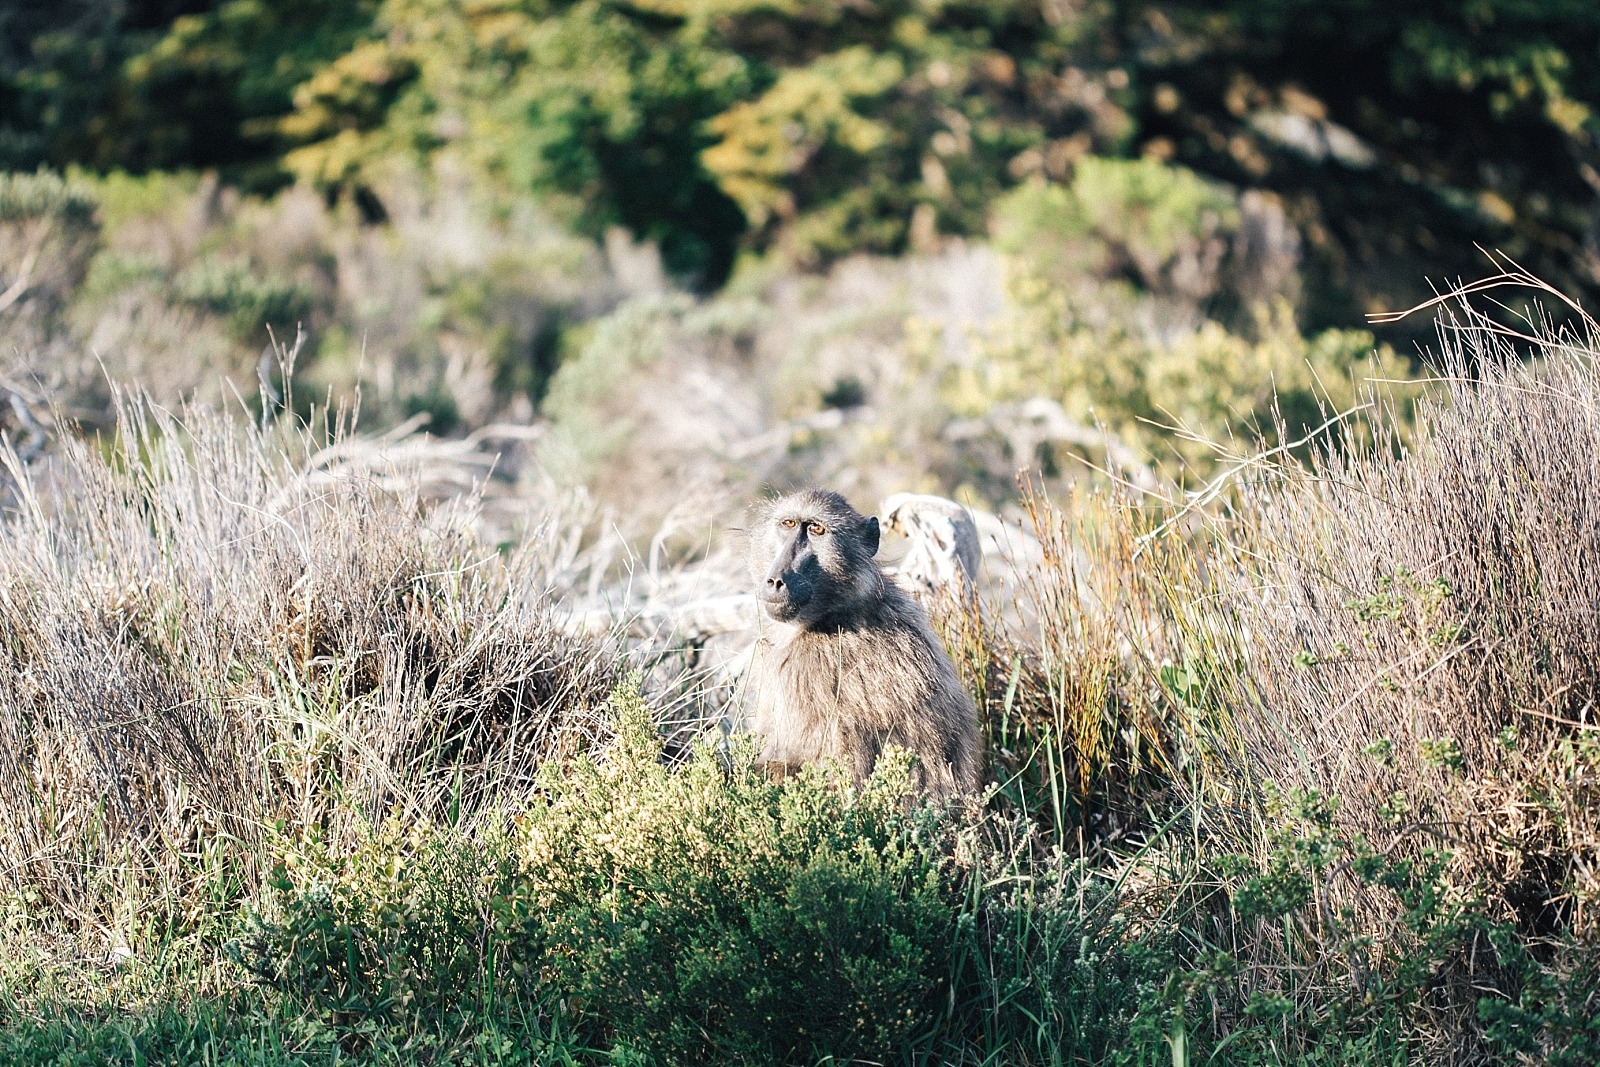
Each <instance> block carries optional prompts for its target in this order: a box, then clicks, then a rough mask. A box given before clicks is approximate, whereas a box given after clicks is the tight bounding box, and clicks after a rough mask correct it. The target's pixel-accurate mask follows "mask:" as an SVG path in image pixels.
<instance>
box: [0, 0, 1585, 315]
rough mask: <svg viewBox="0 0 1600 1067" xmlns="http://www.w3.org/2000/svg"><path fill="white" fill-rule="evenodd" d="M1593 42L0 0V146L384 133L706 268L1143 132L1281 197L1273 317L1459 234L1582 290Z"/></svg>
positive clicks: (1182, 20)
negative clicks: (1287, 242)
mask: <svg viewBox="0 0 1600 1067" xmlns="http://www.w3.org/2000/svg"><path fill="white" fill-rule="evenodd" d="M1597 49H1600V8H1596V7H1595V5H1593V4H1590V3H1587V2H1583V0H1549V2H1543V3H1530V2H1528V0H1471V2H1455V0H1450V2H1446V0H1428V2H1424V3H1420V4H1405V5H1401V4H1385V3H1380V2H1378V0H1229V2H1227V3H1223V4H1209V3H1207V4H1202V3H1196V2H1193V0H1155V2H1151V0H1101V2H1095V3H1066V2H1063V0H994V2H989V3H975V2H970V0H881V2H875V3H863V2H860V0H627V2H624V0H335V2H331V3H317V2H312V0H281V2H274V3H268V2H265V0H142V2H139V3H130V4H126V5H122V4H114V3H111V2H110V0H76V2H75V3H72V4H63V5H57V6H56V7H55V8H54V9H53V11H51V12H46V13H39V12H30V13H25V14H16V13H7V14H5V15H4V16H3V17H0V163H3V164H5V165H9V166H11V167H13V168H15V167H22V168H26V169H31V168H33V167H34V166H36V165H37V164H38V163H40V162H49V163H54V164H58V165H60V164H65V163H68V162H82V163H88V164H91V165H93V166H96V167H98V168H102V169H104V168H110V167H123V168H131V169H136V170H138V169H144V168H149V167H174V166H221V167H225V168H231V173H232V175H234V176H237V177H242V178H245V179H248V180H250V181H252V182H255V183H257V184H263V183H270V182H273V181H279V180H282V179H283V178H284V177H285V176H286V175H287V174H293V175H297V176H300V177H303V178H307V179H310V180H312V181H314V182H316V183H318V184H319V185H320V186H321V187H323V188H324V189H327V190H328V191H329V192H330V193H332V194H339V193H345V192H349V193H354V194H356V197H357V200H358V202H359V203H361V204H363V205H364V207H365V209H366V211H367V214H368V216H369V217H372V218H376V217H379V216H380V214H381V212H380V211H379V210H378V209H379V207H380V205H379V204H378V201H377V200H376V199H375V198H374V195H373V193H372V189H373V188H376V187H379V186H381V184H382V182H381V181H380V180H379V179H380V178H381V176H382V173H383V172H384V170H385V169H386V168H387V167H389V166H391V165H393V163H394V161H396V160H397V159H399V160H410V161H411V162H413V163H417V162H420V163H421V164H423V165H424V167H426V168H432V167H435V166H437V165H439V164H440V163H441V161H443V160H450V161H452V165H454V164H455V163H459V162H463V161H464V162H465V163H466V164H467V165H468V167H469V170H468V173H469V174H470V175H472V176H475V177H479V178H482V177H493V178H494V179H495V180H496V181H498V182H499V183H501V187H502V188H504V189H509V190H513V191H516V192H519V193H521V192H527V191H530V190H531V191H534V192H537V193H538V194H540V195H542V196H545V197H546V198H553V199H556V200H559V201H562V202H564V203H565V204H566V205H567V206H568V215H569V217H570V219H571V220H572V221H573V222H575V223H576V224H577V226H578V228H579V229H580V230H582V231H584V232H587V233H591V234H594V233H599V232H601V231H602V230H604V229H605V228H607V227H610V226H614V225H621V226H625V227H627V228H628V229H629V230H631V231H632V232H633V234H634V235H635V236H637V237H645V238H650V239H653V240H655V241H657V242H658V243H659V244H660V245H661V247H662V250H663V253H664V256H665V259H666V262H667V265H668V266H669V268H670V269H671V270H672V271H673V272H674V273H675V274H676V275H677V276H678V277H680V278H682V279H686V280H690V281H696V282H699V283H701V284H703V285H706V286H714V285H716V284H718V283H719V282H720V281H721V280H722V279H723V278H724V277H725V276H726V275H727V273H728V271H729V270H730V268H731V264H732V262H733V260H734V258H735V256H736V254H737V253H738V252H739V251H740V250H741V249H745V248H749V249H755V250H764V249H767V248H773V247H776V248H779V249H782V250H783V251H784V252H785V253H786V254H787V255H788V256H789V257H790V258H792V259H794V260H795V261H798V262H800V263H802V264H818V263H822V262H825V261H826V260H828V259H830V258H833V257H836V256H839V255H842V254H846V253H849V252H852V251H856V250H863V249H864V250H870V251H879V252H896V251H899V250H901V249H904V248H906V247H908V246H918V245H921V244H923V243H925V242H926V241H927V240H930V239H932V238H933V237H935V236H936V235H937V234H940V233H947V234H977V233H982V232H984V229H985V226H986V225H987V219H988V213H989V207H990V205H991V203H992V202H993V200H994V199H995V197H996V196H998V195H1000V194H1001V193H1003V192H1004V191H1005V190H1006V189H1008V188H1010V187H1012V186H1013V185H1015V184H1016V183H1017V182H1018V181H1020V180H1022V179H1024V178H1028V177H1044V178H1046V179H1049V180H1051V181H1055V182H1067V181H1070V180H1072V173H1073V169H1074V166H1075V164H1076V162H1077V161H1078V160H1080V159H1082V158H1084V157H1085V156H1086V155H1089V154H1099V155H1112V156H1128V155H1144V156H1148V157H1151V158H1154V159H1157V160H1161V161H1168V162H1176V163H1181V164H1183V165H1184V166H1187V167H1189V168H1190V169H1192V170H1194V171H1196V172H1198V173H1201V174H1204V175H1207V176H1208V177H1210V178H1213V179H1220V180H1222V181H1225V182H1227V183H1229V184H1231V185H1234V186H1236V187H1240V188H1256V189H1262V190H1268V191H1271V192H1272V193H1273V194H1274V195H1276V196H1277V197H1278V198H1280V199H1281V201H1282V202H1283V203H1284V205H1285V206H1286V210H1287V212H1288V217H1289V219H1290V221H1291V223H1292V225H1293V227H1294V228H1295V229H1296V230H1297V231H1298V232H1299V233H1300V234H1301V235H1302V236H1303V238H1304V249H1305V252H1306V257H1305V266H1306V268H1307V274H1308V277H1307V285H1306V287H1305V290H1304V296H1305V298H1306V307H1305V308H1304V313H1305V318H1306V319H1307V321H1308V323H1309V324H1310V325H1313V326H1321V325H1331V324H1341V325H1348V324H1349V322H1350V320H1351V319H1352V318H1353V317H1355V315H1357V314H1359V313H1360V312H1362V311H1367V310H1372V309H1374V308H1376V307H1378V306H1384V307H1391V308H1392V307H1393V306H1394V305H1395V304H1396V303H1398V302H1400V301H1404V300H1407V299H1410V298H1412V297H1419V298H1420V297H1425V296H1427V295H1429V291H1428V290H1427V289H1426V288H1425V287H1424V285H1423V283H1422V282H1421V281H1420V279H1422V278H1423V277H1425V276H1427V275H1428V274H1430V273H1432V274H1433V275H1435V277H1437V276H1438V275H1439V273H1440V272H1443V273H1444V275H1445V276H1447V277H1448V276H1453V275H1456V274H1467V273H1476V272H1478V271H1480V270H1481V267H1482V265H1481V263H1480V262H1479V261H1478V260H1477V258H1476V254H1475V252H1474V251H1473V244H1474V243H1479V244H1483V245H1484V246H1486V247H1492V248H1498V249H1501V250H1503V251H1505V252H1507V253H1508V254H1510V255H1512V256H1513V257H1515V258H1517V259H1519V260H1520V261H1522V262H1523V264H1524V265H1525V266H1527V267H1529V268H1530V269H1532V270H1534V271H1535V272H1537V273H1540V274H1541V275H1543V276H1546V277H1548V278H1549V279H1550V280H1551V281H1553V282H1554V283H1556V284H1558V285H1560V286H1562V287H1563V288H1565V289H1567V290H1568V291H1574V292H1583V291H1586V290H1588V289H1589V288H1591V287H1593V286H1595V285H1596V284H1597V282H1600V212H1597V210H1596V198H1597V196H1600V119H1597V117H1596V114H1597V112H1596V109H1597V108H1600V73H1597V72H1600V66H1597V65H1596V63H1595V58H1596V54H1597ZM286 153H287V154H286Z"/></svg>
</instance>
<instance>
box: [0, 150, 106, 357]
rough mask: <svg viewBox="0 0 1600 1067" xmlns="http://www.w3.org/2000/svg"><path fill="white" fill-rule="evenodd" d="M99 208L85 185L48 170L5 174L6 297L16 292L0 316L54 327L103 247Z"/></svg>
mask: <svg viewBox="0 0 1600 1067" xmlns="http://www.w3.org/2000/svg"><path fill="white" fill-rule="evenodd" d="M99 207H100V204H99V200H98V198H97V197H96V196H95V194H94V190H93V189H91V188H90V187H89V186H88V185H87V184H85V183H84V182H81V181H76V180H70V179H66V178H62V177H61V176H60V175H58V174H52V173H50V172H48V171H43V170H41V171H39V172H38V173H37V174H0V292H5V291H8V290H11V295H10V296H9V297H7V299H6V303H7V305H8V306H7V307H5V308H0V314H4V315H5V316H6V317H7V318H10V317H14V316H16V315H18V314H19V313H20V314H22V315H24V316H25V317H27V318H29V319H30V320H32V321H34V322H37V323H39V324H41V325H49V322H50V319H51V318H52V317H53V316H55V315H56V314H58V313H59V312H60V311H61V309H62V308H63V307H65V305H66V303H67V301H68V300H69V299H70V297H71V295H72V292H73V290H74V289H76V288H77V287H78V285H79V283H80V282H82V281H83V277H84V274H85V273H86V272H87V271H88V269H89V262H90V260H91V259H93V257H94V253H95V250H96V249H97V248H98V247H99V243H100V222H99V217H98V213H99ZM19 285H20V288H14V287H17V286H19ZM39 340H42V337H39V338H33V337H30V338H28V341H29V342H30V343H37V342H38V341H39Z"/></svg>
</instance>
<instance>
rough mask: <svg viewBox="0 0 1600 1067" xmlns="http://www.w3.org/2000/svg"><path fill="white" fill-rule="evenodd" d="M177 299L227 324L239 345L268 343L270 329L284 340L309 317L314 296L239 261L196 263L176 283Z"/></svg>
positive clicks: (210, 259)
mask: <svg viewBox="0 0 1600 1067" xmlns="http://www.w3.org/2000/svg"><path fill="white" fill-rule="evenodd" d="M172 294H173V298H174V299H175V300H176V301H177V302H179V303H182V304H187V305H189V306H191V307H193V308H196V309H198V310H201V311H207V312H210V313H211V314H213V315H216V316H218V317H220V318H221V319H223V321H225V322H226V323H227V325H228V329H229V331H230V332H231V333H232V334H233V335H234V337H235V338H236V339H237V340H238V341H240V342H241V343H250V342H252V341H258V340H259V341H261V342H263V343H265V341H266V337H267V333H266V327H267V326H271V327H272V328H273V329H274V330H276V331H278V333H279V335H280V336H282V337H284V338H289V337H293V336H294V330H295V327H296V326H297V325H298V324H299V323H301V322H303V321H304V320H305V319H306V317H307V316H308V315H310V313H311V295H310V294H309V293H307V292H306V291H305V290H304V289H302V288H301V287H300V286H299V285H297V284H295V283H294V282H292V281H286V280H283V279H280V278H275V277H273V276H272V275H270V274H268V273H267V272H265V271H263V270H261V269H260V268H258V267H255V266H253V265H252V264H250V263H249V262H247V261H246V260H244V259H241V258H229V257H221V256H217V257H208V258H204V259H199V260H196V261H195V262H194V263H192V264H190V265H189V266H188V267H186V268H184V270H183V271H181V272H180V273H179V274H178V276H177V277H175V278H173V279H172Z"/></svg>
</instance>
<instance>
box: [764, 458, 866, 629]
mask: <svg viewBox="0 0 1600 1067" xmlns="http://www.w3.org/2000/svg"><path fill="white" fill-rule="evenodd" d="M877 552H878V520H877V519H876V518H874V517H871V516H867V515H863V514H861V513H860V512H859V511H857V510H856V509H855V508H853V507H851V506H850V504H849V502H848V501H847V500H845V498H844V497H842V496H840V495H839V494H837V493H830V492H824V491H821V490H815V489H811V490H806V491H805V492H801V493H793V494H791V495H789V496H786V497H781V498H780V499H778V500H775V501H773V502H772V503H771V504H770V505H768V507H767V509H766V514H765V517H764V521H763V523H762V526H761V530H760V534H759V535H758V536H757V538H756V539H755V542H754V543H753V544H752V546H751V553H750V567H751V571H752V572H753V573H752V576H753V577H754V578H755V579H756V580H757V582H758V583H759V584H758V585H757V587H756V590H757V595H758V596H759V597H760V599H761V603H762V606H763V607H764V608H765V609H766V611H767V614H768V615H770V616H771V617H772V618H774V619H776V620H778V621H779V622H786V623H790V624H793V625H795V626H799V627H802V628H805V629H822V628H827V627H829V626H830V625H840V624H842V622H843V621H844V620H846V619H848V618H849V616H850V615H851V614H852V612H854V611H855V609H856V605H857V604H859V603H860V602H861V601H862V600H863V599H866V598H870V597H872V596H875V595H876V594H877V592H878V589H879V586H880V585H881V583H882V581H883V577H882V574H881V572H880V571H879V570H878V568H877V567H875V566H873V565H872V562H871V560H872V557H873V556H874V555H876V554H877Z"/></svg>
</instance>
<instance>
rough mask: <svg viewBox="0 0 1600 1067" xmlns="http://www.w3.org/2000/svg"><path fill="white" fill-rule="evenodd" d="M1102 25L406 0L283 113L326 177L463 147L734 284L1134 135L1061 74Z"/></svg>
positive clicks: (717, 0)
mask: <svg viewBox="0 0 1600 1067" xmlns="http://www.w3.org/2000/svg"><path fill="white" fill-rule="evenodd" d="M1084 26H1085V20H1083V19H1077V20H1073V21H1066V20H1062V19H1052V18H1048V17H1046V16H1045V14H1044V13H1043V12H1042V11H1041V9H1040V8H1039V7H1038V5H1036V4H1032V3H1026V2H1008V3H1002V4H987V5H971V4H953V3H945V2H932V0H922V2H909V0H901V2H895V3H885V4H878V5H872V6H867V5H861V4H851V3H844V2H839V0H823V2H810V3H797V2H795V3H752V2H750V0H653V2H649V3H634V4H619V3H612V2H603V0H584V2H580V3H549V2H543V0H539V2H534V0H489V2H483V3H476V4H469V5H462V4H458V3H452V2H447V0H388V2H386V3H385V4H384V6H383V8H382V11H381V13H380V16H379V19H378V23H377V34H378V36H377V37H375V38H374V39H372V40H369V41H364V42H362V43H361V44H358V45H357V46H356V47H355V48H353V49H352V50H351V51H350V52H349V53H347V54H346V55H345V56H344V57H342V58H341V59H339V60H338V61H336V62H335V63H334V64H333V65H332V66H331V67H330V68H329V69H328V70H327V71H324V72H323V73H322V74H321V75H319V76H318V78H317V79H316V80H314V81H313V82H312V83H309V84H308V85H306V86H302V88H301V90H300V91H299V92H298V93H297V95H296V110H295V112H294V114H292V115H290V116H288V117H286V118H285V119H284V121H283V123H282V124H281V126H280V129H282V130H283V131H284V132H286V133H287V134H289V135H290V136H293V137H296V138H298V139H300V140H302V141H303V142H305V145H304V147H302V148H300V149H298V150H297V151H295V152H294V153H292V154H291V155H290V156H289V160H288V161H289V165H290V166H291V167H292V168H293V169H294V170H295V171H296V172H298V173H300V174H302V175H304V176H306V177H308V178H311V179H312V180H315V181H318V182H321V183H324V184H325V185H330V186H337V185H340V184H349V183H351V182H355V181H360V180H361V176H362V175H363V174H365V173H368V172H370V170H371V169H372V168H374V167H380V166H382V165H383V163H384V161H385V160H387V159H389V158H391V157H392V156H393V155H394V154H395V153H396V152H397V151H401V152H410V153H412V154H414V155H420V156H422V157H424V158H428V157H431V156H434V155H436V154H438V153H452V154H459V155H462V156H464V157H466V158H468V159H469V160H471V161H472V163H473V164H474V166H475V167H477V168H479V170H480V171H484V172H488V173H490V174H493V175H495V176H496V177H498V178H499V179H501V180H503V181H507V182H509V183H511V185H512V186H513V187H516V188H528V187H532V188H534V189H538V190H540V191H542V192H545V193H546V194H557V195H561V196H565V197H570V198H571V202H572V204H573V217H574V219H575V220H576V221H577V222H578V224H579V225H580V227H581V228H583V229H585V230H588V231H591V232H598V231H599V230H601V229H603V228H605V227H607V226H611V225H619V224H620V225H623V226H626V227H628V228H629V229H630V230H631V231H632V232H633V233H634V234H635V235H637V236H640V237H647V238H651V239H653V240H656V241H658V242H659V243H660V244H661V246H662V251H663V255H664V258H665V260H666V263H667V266H668V268H669V269H671V270H672V271H673V272H674V273H675V274H677V275H678V276H680V277H686V278H689V279H692V280H698V281H701V282H703V283H708V284H716V283H720V281H721V280H722V279H723V278H724V277H725V276H726V275H727V272H728V270H729V269H730V267H731V265H732V262H733V257H734V253H735V252H736V250H737V249H738V247H739V246H740V244H741V240H743V241H744V243H746V244H749V245H751V246H754V247H757V248H761V247H766V246H769V245H772V244H780V245H783V246H784V247H786V248H787V249H788V250H789V251H790V252H791V253H792V254H793V255H794V257H795V258H797V259H799V260H800V261H802V262H806V263H817V262H820V261H822V260H825V259H827V258H830V257H832V256H836V255H839V254H842V253H846V252H849V251H853V250H857V249H862V248H865V249H870V250H875V251H884V252H893V251H898V250H900V249H902V248H904V247H905V245H906V243H907V240H908V238H909V236H910V235H911V231H912V220H913V218H916V217H921V218H922V219H924V220H925V221H924V222H923V223H922V226H923V228H924V230H925V231H926V232H928V233H929V234H931V233H933V232H935V231H936V230H940V229H942V230H945V231H948V232H957V233H972V232H980V231H981V230H982V227H983V225H984V219H985V211H986V207H987V204H988V201H989V199H990V198H991V197H992V196H993V195H994V194H995V193H996V192H997V191H999V190H1000V189H1001V188H1003V187H1004V186H1005V185H1006V184H1009V182H1010V181H1012V180H1013V178H1012V176H1011V174H1010V172H1009V171H1008V170H1007V168H1008V166H1010V163H1011V161H1012V160H1013V159H1014V158H1015V157H1016V156H1017V155H1018V154H1019V153H1024V152H1026V151H1027V150H1029V149H1030V148H1031V149H1035V150H1036V154H1037V155H1038V156H1039V158H1040V159H1041V160H1042V159H1043V153H1042V150H1040V147H1039V146H1041V145H1043V144H1045V143H1046V142H1047V141H1049V140H1050V139H1051V138H1052V137H1055V138H1061V137H1067V136H1068V135H1074V136H1077V137H1078V138H1079V139H1078V140H1077V141H1074V142H1073V146H1074V147H1073V148H1072V151H1075V152H1078V153H1081V152H1082V151H1085V150H1087V149H1088V148H1090V147H1094V146H1098V147H1102V148H1113V147H1116V146H1117V145H1118V144H1120V139H1121V137H1122V135H1123V134H1124V133H1125V132H1126V127H1125V124H1124V123H1123V122H1122V112H1121V111H1120V109H1118V108H1116V107H1114V106H1112V105H1110V104H1109V102H1108V101H1107V98H1106V97H1105V94H1104V93H1103V92H1102V93H1099V94H1095V93H1093V92H1089V93H1087V96H1086V97H1085V99H1084V100H1076V99H1074V98H1071V97H1070V96H1067V97H1063V96H1062V94H1060V93H1058V92H1057V91H1056V87H1055V82H1054V79H1053V76H1052V75H1051V73H1050V71H1051V69H1052V68H1054V67H1057V66H1059V65H1060V63H1061V62H1062V61H1063V59H1064V58H1065V57H1067V56H1069V55H1071V54H1073V52H1074V49H1075V48H1076V47H1077V44H1078V38H1079V37H1081V36H1082V34H1083V33H1084ZM399 71H416V72H418V75H417V77H416V80H415V82H414V83H412V84H411V85H410V86H409V87H408V88H407V89H406V91H404V92H402V93H401V94H400V95H399V97H398V98H397V99H396V100H395V102H394V103H393V106H392V107H390V108H389V109H388V110H387V112H386V113H385V114H383V116H382V118H383V121H382V123H381V125H380V124H378V123H376V122H374V121H372V120H373V118H374V115H375V111H374V109H373V108H372V107H371V106H370V105H369V101H370V97H371V94H370V91H369V90H368V87H369V86H372V85H375V84H379V83H384V84H387V82H386V81H385V79H389V80H392V79H393V78H395V77H396V76H397V75H395V74H394V72H399ZM1078 79H1079V82H1081V83H1082V84H1083V85H1088V84H1089V82H1088V81H1087V80H1086V79H1085V76H1084V75H1083V74H1082V73H1081V72H1080V73H1079V75H1078ZM1089 98H1092V99H1089ZM1058 154H1059V153H1058ZM919 211H920V212H921V214H920V216H919V215H918V212H919ZM747 230H748V234H747Z"/></svg>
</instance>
